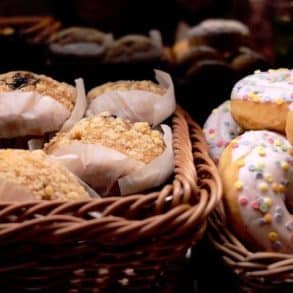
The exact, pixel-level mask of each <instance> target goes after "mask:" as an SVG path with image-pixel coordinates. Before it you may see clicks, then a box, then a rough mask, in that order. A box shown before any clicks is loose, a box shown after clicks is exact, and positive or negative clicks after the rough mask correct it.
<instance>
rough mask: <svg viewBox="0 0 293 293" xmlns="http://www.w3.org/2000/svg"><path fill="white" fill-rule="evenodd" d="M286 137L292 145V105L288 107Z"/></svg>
mask: <svg viewBox="0 0 293 293" xmlns="http://www.w3.org/2000/svg"><path fill="white" fill-rule="evenodd" d="M286 136H287V139H288V140H289V141H290V143H291V144H292V145H293V103H292V104H290V106H289V112H288V114H287V119H286Z"/></svg>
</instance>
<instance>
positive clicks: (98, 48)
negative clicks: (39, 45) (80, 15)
mask: <svg viewBox="0 0 293 293" xmlns="http://www.w3.org/2000/svg"><path fill="white" fill-rule="evenodd" d="M112 42H113V37H112V35H111V34H105V33H103V32H100V31H98V30H96V29H94V28H86V27H69V28H66V29H63V30H61V31H59V32H57V33H55V34H54V35H53V36H52V37H51V39H50V44H49V49H50V52H51V53H53V54H56V55H60V56H62V57H66V56H68V57H69V56H72V57H77V58H98V57H99V58H100V57H102V56H103V55H104V54H105V53H106V50H107V49H108V48H109V47H110V46H111V44H112Z"/></svg>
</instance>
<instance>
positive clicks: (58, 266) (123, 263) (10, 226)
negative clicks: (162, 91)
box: [0, 108, 222, 292]
mask: <svg viewBox="0 0 293 293" xmlns="http://www.w3.org/2000/svg"><path fill="white" fill-rule="evenodd" d="M172 128H173V133H174V150H175V171H174V175H173V178H172V180H170V182H169V183H167V184H166V185H165V186H163V187H161V188H160V189H159V190H155V191H152V192H151V193H149V194H138V195H131V196H126V197H108V198H103V199H96V200H91V201H80V202H72V203H68V202H59V201H53V202H27V203H19V204H15V203H0V259H1V261H0V286H1V287H0V288H1V292H3V289H2V288H6V289H5V292H6V290H7V291H9V292H16V291H17V290H21V292H24V291H32V292H33V291H34V292H35V291H41V292H100V291H107V292H116V291H124V290H138V291H139V292H142V291H143V290H146V289H151V292H155V288H157V287H158V286H159V285H160V284H161V283H160V282H163V281H164V280H165V281H166V280H168V277H169V276H171V275H172V273H174V272H176V268H177V266H178V265H179V264H180V262H182V260H183V259H184V256H185V254H186V251H187V249H188V248H189V247H190V246H191V245H194V244H195V243H196V242H197V241H198V240H199V239H200V238H201V237H202V235H203V233H204V231H205V229H206V226H207V218H208V215H209V214H210V213H211V212H212V211H213V210H214V208H215V207H216V205H217V204H218V203H219V201H220V199H221V191H222V189H221V182H220V179H219V177H218V173H217V169H216V167H215V165H214V164H213V162H212V161H211V159H210V158H209V156H208V154H207V151H206V150H207V147H206V144H205V141H204V138H203V134H202V131H201V129H200V128H199V126H198V125H197V124H196V123H194V122H193V121H192V120H191V119H190V117H189V116H188V115H187V114H186V113H185V112H184V111H183V110H182V109H180V108H177V110H176V112H175V114H174V116H173V118H172Z"/></svg>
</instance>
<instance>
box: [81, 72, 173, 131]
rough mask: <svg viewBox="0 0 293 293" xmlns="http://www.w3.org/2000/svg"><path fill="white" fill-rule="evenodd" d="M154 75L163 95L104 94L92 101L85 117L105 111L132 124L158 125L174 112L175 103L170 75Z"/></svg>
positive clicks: (139, 92)
mask: <svg viewBox="0 0 293 293" xmlns="http://www.w3.org/2000/svg"><path fill="white" fill-rule="evenodd" d="M155 74H156V79H157V81H158V82H159V84H160V85H161V86H162V87H164V88H166V90H167V91H166V93H165V94H164V95H162V96H161V95H158V94H155V93H152V92H148V91H144V90H128V91H121V90H115V91H110V92H106V93H104V94H102V95H100V96H98V97H96V98H95V99H93V100H92V102H91V103H90V105H89V108H88V110H87V114H86V115H87V116H94V115H96V114H99V113H101V112H105V111H107V112H110V113H111V114H113V115H116V116H118V117H120V118H122V119H128V120H130V121H132V122H137V121H146V122H148V123H150V124H151V125H152V126H154V127H155V126H157V125H159V124H160V123H161V122H163V121H164V120H165V119H166V118H168V117H169V116H170V115H171V114H172V113H173V112H174V111H175V108H176V101H175V93H174V86H173V82H172V79H171V77H170V75H169V74H168V73H166V72H163V71H160V70H155Z"/></svg>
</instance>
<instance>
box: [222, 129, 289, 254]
mask: <svg viewBox="0 0 293 293" xmlns="http://www.w3.org/2000/svg"><path fill="white" fill-rule="evenodd" d="M292 154H293V152H292V149H291V145H290V143H289V142H288V141H287V139H286V138H285V137H283V136H282V135H280V134H277V133H275V132H271V131H266V130H262V131H261V130H259V131H247V132H245V133H244V134H242V135H241V136H239V137H238V138H236V139H234V140H233V141H232V142H231V143H230V144H229V145H228V147H227V148H226V149H225V151H224V152H223V154H222V156H221V158H220V162H219V170H220V174H221V176H222V180H223V186H224V194H225V203H226V206H227V212H228V213H227V214H228V217H229V220H230V221H231V223H232V226H233V227H234V228H235V230H236V231H238V235H239V237H241V238H243V240H246V241H248V242H250V243H251V244H254V246H256V247H258V248H260V249H265V250H267V251H280V252H286V253H293V215H292V214H290V212H289V211H288V209H287V207H286V205H287V206H288V207H289V209H290V207H291V208H292V202H293V189H292V184H293V156H292ZM285 201H286V204H285ZM291 211H292V209H291Z"/></svg>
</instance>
